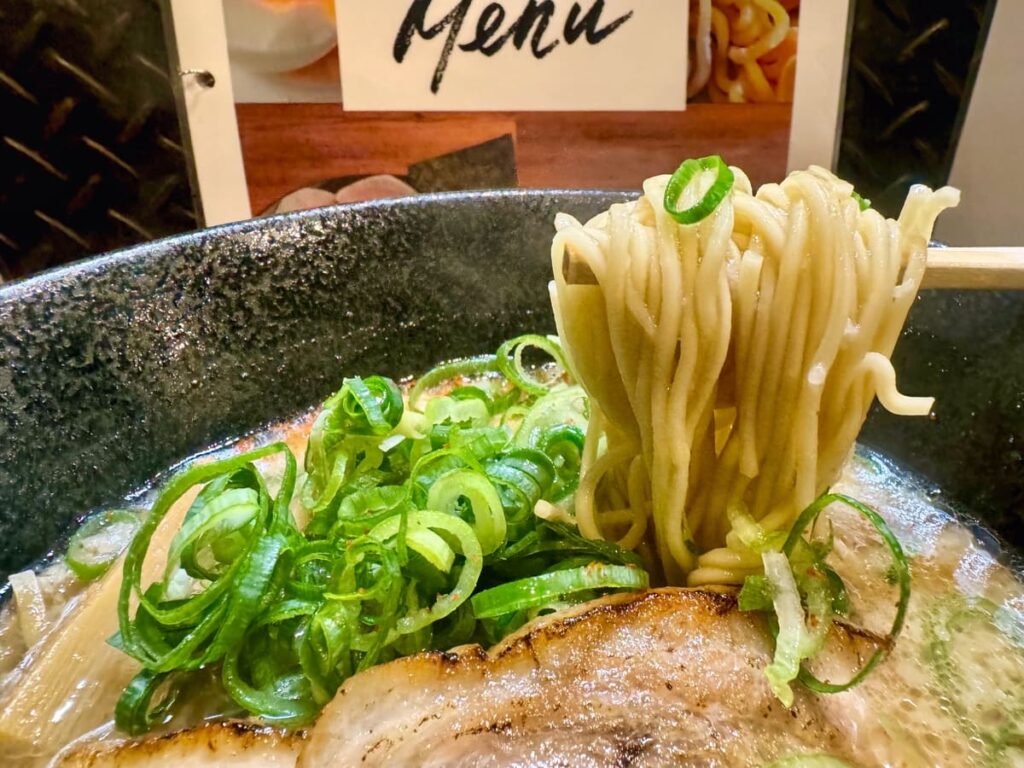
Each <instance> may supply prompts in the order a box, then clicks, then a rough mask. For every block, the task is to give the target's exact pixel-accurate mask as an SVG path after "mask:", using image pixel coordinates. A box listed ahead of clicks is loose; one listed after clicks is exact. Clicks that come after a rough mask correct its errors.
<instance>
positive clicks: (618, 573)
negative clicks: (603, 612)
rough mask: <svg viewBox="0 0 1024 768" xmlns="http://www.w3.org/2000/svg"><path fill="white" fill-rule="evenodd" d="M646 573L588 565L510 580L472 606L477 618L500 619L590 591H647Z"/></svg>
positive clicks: (476, 597)
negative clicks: (500, 617)
mask: <svg viewBox="0 0 1024 768" xmlns="http://www.w3.org/2000/svg"><path fill="white" fill-rule="evenodd" d="M648 585H649V581H648V577H647V572H646V571H643V570H641V569H640V568H635V567H633V566H629V565H607V564H605V563H590V564H589V565H584V566H582V567H580V568H570V569H567V570H560V571H552V572H551V573H542V574H540V575H539V576H532V577H530V578H527V579H519V580H518V581H510V582H508V583H506V584H501V585H500V586H497V587H492V588H491V589H488V590H485V591H483V592H479V593H477V594H476V595H474V596H473V599H472V601H471V604H472V606H473V613H474V614H475V615H476V617H477V618H478V619H488V618H494V617H496V616H503V615H505V614H507V613H512V612H513V611H521V610H523V609H526V608H533V607H535V606H538V605H544V604H546V603H550V602H551V601H552V600H557V599H559V598H562V597H565V596H566V595H571V594H573V593H575V592H583V591H586V590H591V589H629V590H639V589H647V587H648Z"/></svg>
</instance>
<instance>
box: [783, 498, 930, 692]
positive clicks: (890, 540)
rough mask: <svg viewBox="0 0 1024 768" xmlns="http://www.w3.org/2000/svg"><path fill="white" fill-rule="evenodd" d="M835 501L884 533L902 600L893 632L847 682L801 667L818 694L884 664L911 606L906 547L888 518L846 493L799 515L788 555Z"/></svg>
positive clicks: (842, 686)
mask: <svg viewBox="0 0 1024 768" xmlns="http://www.w3.org/2000/svg"><path fill="white" fill-rule="evenodd" d="M834 502H839V503H841V504H845V505H846V506H848V507H850V508H851V509H853V510H855V511H857V512H859V513H860V514H861V515H862V516H863V517H865V518H866V519H867V520H868V522H869V523H871V525H872V526H874V528H875V530H876V531H878V535H879V536H881V538H882V541H883V542H884V543H885V545H886V546H887V547H888V548H889V551H890V552H891V553H892V568H891V573H892V575H893V576H894V578H895V581H896V585H897V586H898V588H899V601H898V602H897V604H896V615H895V616H894V617H893V621H892V626H891V627H890V628H889V634H888V635H887V636H886V638H885V640H884V642H883V644H882V646H881V647H880V648H878V649H876V650H875V652H874V653H873V654H872V655H871V658H869V659H868V661H867V663H866V664H865V665H864V666H863V667H861V669H860V671H858V672H857V674H855V675H854V676H853V677H852V678H850V679H849V680H847V681H846V682H845V683H826V682H823V681H821V680H819V679H818V678H817V677H815V676H814V675H813V674H811V672H809V671H808V670H807V669H806V667H802V668H801V670H800V677H799V679H800V682H801V683H803V684H804V685H806V686H807V687H808V688H810V689H811V690H812V691H816V692H818V693H842V692H843V691H847V690H849V689H850V688H852V687H853V686H855V685H857V684H858V683H860V682H861V681H862V680H863V679H864V678H865V677H867V676H868V675H869V674H871V671H872V670H873V669H874V668H875V667H877V666H878V665H879V664H881V663H882V661H883V660H884V659H885V657H886V656H888V655H889V652H890V650H892V647H893V646H894V645H895V643H896V638H897V637H899V634H900V631H901V630H902V629H903V623H904V621H905V620H906V617H907V608H908V607H909V605H910V567H909V564H908V562H907V556H906V554H905V553H904V552H903V547H902V546H900V542H899V540H898V539H897V538H896V535H895V534H894V533H893V532H892V530H891V529H890V528H889V526H888V524H886V522H885V520H883V519H882V517H881V515H879V514H878V513H877V512H875V510H873V509H871V507H869V506H867V505H865V504H862V503H861V502H859V501H857V500H856V499H852V498H850V497H849V496H845V495H843V494H841V493H829V494H826V495H824V496H822V497H820V498H819V499H817V500H816V501H815V502H814V503H813V504H811V506H809V507H808V508H807V509H805V510H804V511H803V513H802V514H801V515H800V517H799V518H797V521H796V523H795V524H794V525H793V529H792V530H791V531H790V533H789V538H788V539H787V540H786V543H785V545H784V546H783V548H782V551H783V552H784V553H786V554H789V553H791V552H792V551H793V550H794V548H795V547H796V545H797V541H798V540H801V539H802V534H803V531H804V530H805V529H806V528H807V527H808V526H810V525H811V524H812V523H813V522H814V521H815V520H816V519H817V518H818V515H819V514H821V512H822V510H824V509H825V507H827V506H828V505H829V504H832V503H834Z"/></svg>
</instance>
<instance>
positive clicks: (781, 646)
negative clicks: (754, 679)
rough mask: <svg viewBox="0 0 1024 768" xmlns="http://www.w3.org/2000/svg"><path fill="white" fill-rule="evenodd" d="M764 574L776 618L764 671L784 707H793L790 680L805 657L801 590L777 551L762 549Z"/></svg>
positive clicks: (783, 557)
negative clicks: (776, 628) (770, 654)
mask: <svg viewBox="0 0 1024 768" xmlns="http://www.w3.org/2000/svg"><path fill="white" fill-rule="evenodd" d="M761 559H762V560H763V561H764V574H765V577H766V578H767V579H768V582H769V583H770V584H771V586H772V605H773V607H774V609H775V615H776V616H777V617H778V621H779V632H778V635H777V636H776V638H775V658H774V659H772V662H771V664H769V665H768V666H767V667H765V670H764V674H765V677H767V678H768V683H769V684H770V685H771V687H772V692H773V693H774V694H775V695H776V697H778V699H779V701H781V702H782V703H783V704H784V705H785V706H786V707H791V706H793V689H792V688H790V685H789V684H790V683H791V682H793V681H794V680H796V679H797V676H798V675H799V674H800V662H801V661H803V659H804V658H806V645H807V643H806V634H807V628H806V621H805V618H804V609H803V606H802V605H801V604H800V593H799V592H798V591H797V588H796V581H794V579H793V571H792V570H791V569H790V566H789V560H788V559H787V558H786V556H785V555H783V554H781V553H779V552H765V553H764V554H762V555H761Z"/></svg>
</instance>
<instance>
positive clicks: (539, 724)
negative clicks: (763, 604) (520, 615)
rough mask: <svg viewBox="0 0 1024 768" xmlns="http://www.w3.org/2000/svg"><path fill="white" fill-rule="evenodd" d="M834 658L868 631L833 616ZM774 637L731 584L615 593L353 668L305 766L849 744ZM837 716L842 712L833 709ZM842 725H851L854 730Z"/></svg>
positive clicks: (475, 762) (709, 758)
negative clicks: (465, 641) (439, 648)
mask: <svg viewBox="0 0 1024 768" xmlns="http://www.w3.org/2000/svg"><path fill="white" fill-rule="evenodd" d="M837 635H839V637H837V638H833V640H832V641H831V643H830V650H829V652H828V653H829V656H830V659H829V662H830V663H829V667H830V671H835V672H837V673H838V674H843V673H844V671H847V672H852V671H854V669H855V668H856V666H858V665H859V663H860V659H861V658H863V656H864V652H865V650H866V649H865V648H862V647H860V646H861V645H862V641H861V640H860V639H859V638H857V637H854V636H851V635H848V634H846V633H842V632H837ZM770 660H771V638H770V636H769V635H768V634H767V632H766V630H765V628H764V626H763V625H762V624H761V623H760V620H759V619H757V618H754V617H752V616H750V615H748V614H744V613H741V612H740V611H739V610H738V609H737V608H736V604H735V600H734V598H733V597H731V596H728V595H721V594H716V593H712V592H705V591H699V590H683V589H665V590H653V591H650V592H646V593H643V594H640V595H616V596H613V597H609V598H604V599H602V600H599V601H596V602H592V603H588V604H586V605H585V606H581V607H580V608H579V609H577V610H576V611H575V612H574V613H571V614H566V613H560V614H557V615H552V616H550V617H546V618H542V619H540V620H538V621H537V622H535V623H533V624H532V625H530V626H528V627H525V628H524V629H523V630H522V631H521V632H519V633H518V634H516V635H514V636H512V637H510V638H508V639H507V640H505V641H504V642H503V643H502V644H501V645H499V646H498V647H496V648H494V649H493V650H492V651H491V652H489V653H488V652H485V651H483V650H482V649H481V648H480V647H479V646H464V647H462V648H458V649H455V650H454V651H452V652H449V653H426V654H420V655H418V656H412V657H408V658H405V659H399V660H397V661H394V662H391V663H389V664H385V665H382V666H380V667H376V668H373V669H370V670H368V671H366V672H363V673H361V674H359V675H357V676H355V677H353V678H352V679H350V680H349V681H348V682H347V683H346V684H345V685H344V687H343V688H342V689H341V691H339V693H338V695H337V696H336V697H335V699H334V701H332V702H331V703H330V704H329V705H328V706H327V708H326V709H325V710H324V712H323V714H322V715H321V717H320V720H319V721H318V722H317V724H316V726H315V728H314V729H313V733H312V735H311V737H310V741H309V742H308V743H307V745H306V746H305V748H304V749H303V751H302V754H301V756H300V758H299V763H298V765H299V768H317V767H318V766H513V765H514V766H627V765H628V766H670V765H671V766H680V765H700V766H705V765H706V766H763V765H766V764H767V763H769V762H771V761H772V760H774V759H776V758H779V757H786V756H790V755H794V754H799V753H827V754H830V755H833V756H836V757H840V758H846V759H851V758H852V757H853V756H852V755H850V754H849V748H848V746H847V745H848V744H849V743H850V734H849V732H848V731H847V728H846V727H844V726H843V725H842V718H837V717H835V716H834V715H833V716H831V717H830V716H829V714H828V713H827V711H826V710H825V709H823V708H822V707H823V705H822V704H821V701H820V700H819V699H817V698H816V697H815V696H813V695H812V694H809V693H808V692H806V691H803V690H797V691H796V702H795V704H794V706H793V707H792V709H786V708H785V707H784V706H783V705H782V704H780V703H779V701H778V700H777V699H776V698H775V697H774V696H773V695H772V692H771V690H770V689H769V687H768V684H767V681H766V680H765V677H764V673H763V669H764V667H765V665H766V664H767V663H768V662H769V661H770ZM837 723H838V724H837ZM844 731H845V732H844Z"/></svg>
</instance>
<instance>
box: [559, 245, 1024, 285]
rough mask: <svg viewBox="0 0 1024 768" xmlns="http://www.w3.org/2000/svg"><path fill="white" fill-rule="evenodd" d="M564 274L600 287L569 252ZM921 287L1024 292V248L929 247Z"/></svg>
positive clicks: (573, 281)
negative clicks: (1022, 290) (1021, 290)
mask: <svg viewBox="0 0 1024 768" xmlns="http://www.w3.org/2000/svg"><path fill="white" fill-rule="evenodd" d="M562 275H563V276H564V277H565V281H566V282H567V283H569V284H570V285H597V278H596V277H594V273H593V272H591V271H590V267H589V266H587V264H586V263H585V262H583V261H582V260H580V259H575V258H573V257H572V255H571V254H570V252H569V250H568V249H566V252H565V256H564V257H563V259H562ZM921 287H922V288H959V289H966V290H1014V289H1016V290H1020V289H1024V248H929V249H928V269H926V270H925V273H924V280H923V281H922V283H921Z"/></svg>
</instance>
